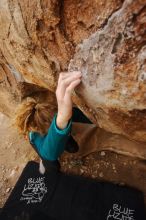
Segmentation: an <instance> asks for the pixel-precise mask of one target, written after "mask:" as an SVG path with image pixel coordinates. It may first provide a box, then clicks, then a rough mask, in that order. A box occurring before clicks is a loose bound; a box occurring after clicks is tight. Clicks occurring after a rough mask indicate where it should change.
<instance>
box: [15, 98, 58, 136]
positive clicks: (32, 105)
mask: <svg viewBox="0 0 146 220" xmlns="http://www.w3.org/2000/svg"><path fill="white" fill-rule="evenodd" d="M42 101H43V100H42V99H40V97H28V98H26V99H25V100H24V101H23V102H22V103H21V104H20V106H19V107H18V109H17V111H16V115H15V125H16V126H17V127H18V129H19V131H20V133H22V134H24V135H26V134H28V132H29V131H35V132H38V133H40V134H42V135H43V134H46V133H47V130H48V128H49V126H50V124H51V121H52V118H53V115H54V113H55V112H56V111H57V107H56V105H55V103H52V100H51V102H47V101H46V102H45V101H43V102H42Z"/></svg>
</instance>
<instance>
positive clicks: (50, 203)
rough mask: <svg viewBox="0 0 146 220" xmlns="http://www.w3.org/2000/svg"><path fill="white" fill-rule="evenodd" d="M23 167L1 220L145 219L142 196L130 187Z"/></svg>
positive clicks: (34, 164)
mask: <svg viewBox="0 0 146 220" xmlns="http://www.w3.org/2000/svg"><path fill="white" fill-rule="evenodd" d="M38 167H39V165H38V163H36V162H32V161H31V162H29V163H28V164H27V165H26V167H25V168H24V170H23V172H22V174H21V176H20V178H19V180H18V182H17V183H16V185H15V187H14V189H13V191H12V193H11V195H10V196H9V198H8V200H7V202H6V203H5V205H4V207H3V209H2V212H1V214H0V220H34V219H35V220H113V219H118V220H146V215H145V207H144V200H143V194H142V193H141V192H140V191H138V190H136V189H133V188H129V187H124V186H118V185H115V184H112V183H107V182H97V181H94V180H92V179H88V178H84V177H81V176H73V175H67V174H64V173H61V172H59V173H49V174H45V175H41V174H40V173H39V171H38Z"/></svg>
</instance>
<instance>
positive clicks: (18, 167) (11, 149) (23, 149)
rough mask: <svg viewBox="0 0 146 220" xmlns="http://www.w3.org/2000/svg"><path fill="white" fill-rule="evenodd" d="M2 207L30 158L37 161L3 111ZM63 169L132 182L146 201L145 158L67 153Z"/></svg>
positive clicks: (0, 131)
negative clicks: (83, 156) (78, 155)
mask: <svg viewBox="0 0 146 220" xmlns="http://www.w3.org/2000/svg"><path fill="white" fill-rule="evenodd" d="M0 137H1V138H0V173H1V175H0V207H2V206H3V204H4V203H5V201H6V199H7V198H8V196H9V194H10V193H11V191H12V189H13V187H14V185H15V183H16V181H17V179H18V177H19V175H20V173H21V171H22V170H23V168H24V166H25V164H26V163H27V161H29V160H38V158H37V156H36V154H35V152H34V151H33V150H32V149H31V146H30V145H29V143H28V142H27V141H26V140H25V139H24V138H23V137H21V136H20V135H18V132H17V131H16V130H15V129H14V128H13V127H12V126H11V125H10V121H9V119H8V118H7V117H6V116H4V115H2V114H0ZM61 165H62V171H64V172H68V173H75V174H79V175H83V176H88V177H92V178H95V179H97V180H99V181H102V180H103V181H104V180H107V181H111V182H114V183H118V184H121V185H125V184H126V185H129V186H132V187H135V188H138V189H140V190H142V191H143V193H144V197H145V202H146V161H140V160H137V159H133V158H131V157H127V156H122V155H119V154H116V153H112V152H108V151H102V152H95V153H92V154H90V155H88V156H87V157H85V158H82V159H81V158H76V156H75V155H71V154H70V155H69V154H67V153H65V154H64V155H63V156H62V158H61Z"/></svg>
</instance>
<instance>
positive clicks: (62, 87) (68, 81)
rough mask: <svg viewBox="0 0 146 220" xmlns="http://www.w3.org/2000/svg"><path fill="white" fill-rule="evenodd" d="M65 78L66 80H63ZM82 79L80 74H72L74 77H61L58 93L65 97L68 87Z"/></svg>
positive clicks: (65, 75)
mask: <svg viewBox="0 0 146 220" xmlns="http://www.w3.org/2000/svg"><path fill="white" fill-rule="evenodd" d="M63 77H64V78H63ZM80 78H81V73H80V72H72V75H71V74H69V73H67V74H64V75H61V76H60V80H59V82H58V88H57V90H58V92H59V93H60V96H62V97H64V95H65V92H66V89H67V87H68V86H69V85H70V84H71V83H73V82H74V81H76V80H78V79H80Z"/></svg>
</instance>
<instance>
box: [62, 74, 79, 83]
mask: <svg viewBox="0 0 146 220" xmlns="http://www.w3.org/2000/svg"><path fill="white" fill-rule="evenodd" d="M72 76H81V72H79V71H72V72H61V73H60V75H59V80H58V83H60V81H62V80H65V79H67V78H70V77H72Z"/></svg>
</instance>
